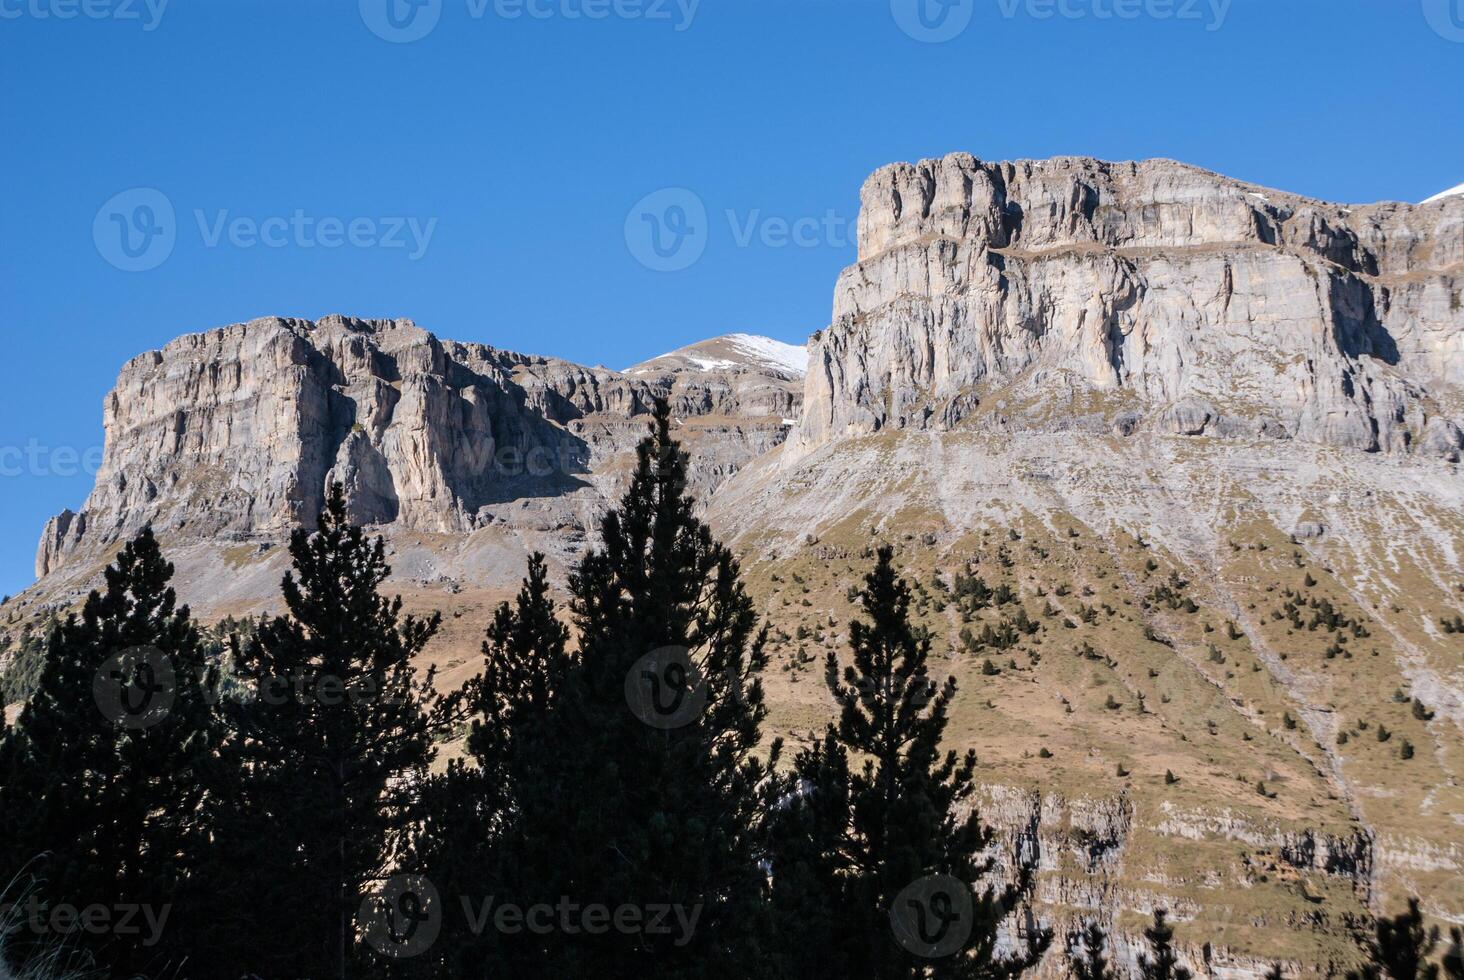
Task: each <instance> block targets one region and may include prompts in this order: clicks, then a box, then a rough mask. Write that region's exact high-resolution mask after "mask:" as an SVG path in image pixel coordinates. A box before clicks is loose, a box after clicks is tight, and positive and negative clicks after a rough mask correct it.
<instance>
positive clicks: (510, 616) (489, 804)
mask: <svg viewBox="0 0 1464 980" xmlns="http://www.w3.org/2000/svg"><path fill="white" fill-rule="evenodd" d="M568 645H569V630H568V629H567V628H566V627H565V626H564V624H563V623H561V622H560V621H559V618H558V614H557V611H556V606H555V603H554V601H553V599H552V598H551V597H550V594H549V584H548V574H547V569H546V568H545V564H544V556H543V555H542V554H538V553H535V554H534V555H532V556H530V558H529V569H528V577H527V578H525V579H524V582H523V585H522V587H521V588H520V589H519V593H518V596H517V598H516V599H515V601H514V603H513V604H512V605H510V604H509V603H506V602H505V603H503V604H502V605H500V606H499V607H498V609H497V610H496V611H495V613H494V616H493V621H492V623H491V624H490V625H489V627H488V630H487V636H486V639H485V640H484V642H483V672H482V673H481V674H480V675H478V677H476V678H474V679H473V681H471V682H470V683H469V684H468V685H467V687H466V688H465V696H466V702H467V706H468V710H469V712H470V713H471V715H472V717H473V723H472V729H471V732H470V733H469V735H468V738H467V742H466V749H467V758H468V760H469V763H464V762H463V761H460V760H454V761H453V763H452V764H451V765H450V766H449V767H448V769H447V771H446V772H445V773H443V774H441V775H439V776H436V777H434V778H432V779H431V780H430V782H429V783H428V785H427V786H426V787H425V788H424V801H423V807H422V813H421V818H422V823H421V825H420V827H419V828H418V830H417V833H416V834H415V835H414V838H413V844H412V849H411V852H410V854H409V855H408V856H407V857H406V858H405V859H404V862H403V865H402V866H403V868H405V869H407V870H413V871H416V872H418V873H422V874H425V875H426V876H427V878H428V880H430V881H431V882H432V883H433V886H434V888H436V889H437V890H438V891H439V893H440V894H441V895H445V896H448V908H447V909H446V910H445V911H448V912H450V913H452V914H450V915H446V916H445V917H444V921H443V923H442V932H441V935H440V936H439V938H438V939H437V940H436V941H435V942H434V943H433V945H432V947H431V949H430V950H429V951H424V953H423V954H422V955H419V956H416V957H413V958H412V962H411V963H410V964H409V968H410V971H411V972H412V973H413V974H414V975H421V976H433V977H436V976H444V975H447V976H461V975H468V974H471V973H474V972H477V973H481V972H483V968H484V967H485V965H492V966H494V967H495V968H496V969H495V970H494V971H491V972H503V971H504V968H505V966H506V964H507V961H506V960H504V959H503V956H504V954H503V952H502V951H500V950H499V949H498V943H497V942H496V941H495V940H496V937H494V936H492V935H487V936H481V935H474V934H473V932H472V930H471V929H470V928H469V927H470V923H469V922H468V921H467V920H466V917H465V916H460V915H457V914H456V913H457V910H458V909H461V907H462V906H461V900H462V899H463V898H467V899H468V900H469V901H470V902H472V903H480V902H481V901H482V900H483V899H485V898H487V897H488V896H489V895H492V896H495V897H496V898H497V899H499V900H501V901H518V900H520V899H522V898H523V897H524V895H525V894H526V893H527V892H528V891H529V890H530V886H529V885H528V884H526V883H525V882H524V881H523V880H522V878H521V876H519V875H517V874H516V867H517V863H516V860H515V855H514V854H513V851H514V845H515V842H516V841H519V840H522V839H523V838H524V836H525V835H527V834H531V833H533V828H532V827H526V826H525V825H524V822H523V820H522V818H521V813H522V807H521V804H520V801H519V800H518V798H517V795H516V787H519V786H522V785H524V784H525V783H526V782H528V781H530V780H533V779H535V778H536V777H537V776H538V774H539V772H540V769H541V766H542V762H543V759H544V752H545V751H548V749H547V748H546V746H545V737H546V732H545V725H546V722H547V719H548V716H549V712H550V710H551V709H552V708H553V707H554V706H555V705H556V703H557V702H558V700H559V698H561V697H562V696H563V692H564V683H565V679H566V677H567V675H568V672H569V668H570V665H571V663H572V659H571V657H570V655H569V654H568V653H567V652H566V650H567V648H568ZM454 900H456V904H455V905H454Z"/></svg>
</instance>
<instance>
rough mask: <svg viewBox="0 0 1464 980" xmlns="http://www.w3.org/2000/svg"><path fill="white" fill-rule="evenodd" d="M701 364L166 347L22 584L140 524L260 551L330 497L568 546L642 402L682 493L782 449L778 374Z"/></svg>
mask: <svg viewBox="0 0 1464 980" xmlns="http://www.w3.org/2000/svg"><path fill="white" fill-rule="evenodd" d="M716 368H717V369H716V370H712V371H706V370H698V369H696V366H695V365H670V366H666V367H665V368H664V369H663V370H655V371H644V372H642V373H641V374H640V375H635V376H632V375H627V374H621V373H620V372H616V371H611V370H607V369H604V368H586V367H581V366H580V365H577V364H571V363H569V362H567V361H561V360H556V359H553V358H544V357H534V356H529V355H523V354H515V353H511V352H508V351H503V350H498V349H496V348H492V347H488V346H485V345H482V344H463V343H455V342H452V341H443V340H439V339H438V338H437V337H435V336H434V335H432V334H431V333H429V332H428V331H426V330H423V329H421V328H420V327H417V326H416V325H415V324H413V323H412V322H411V321H409V320H388V321H367V320H354V319H350V318H346V317H339V316H332V317H326V318H324V319H322V320H320V321H318V322H310V321H306V320H290V319H282V318H269V319H262V320H255V321H252V322H250V323H243V324H236V325H234V326H230V327H224V328H222V329H217V330H210V331H208V332H205V333H199V334H190V335H187V336H184V337H180V338H179V339H177V340H175V341H173V342H172V343H170V344H168V345H167V346H166V347H164V348H163V349H162V350H158V351H149V352H148V353H146V354H142V355H140V356H138V357H135V358H133V359H132V360H131V361H129V362H128V363H127V364H126V365H125V366H124V367H123V369H122V372H121V375H120V377H119V378H118V381H117V385H116V387H115V388H114V389H113V390H112V392H111V393H110V394H109V395H108V396H107V399H106V405H105V419H104V424H105V429H106V449H105V453H104V456H103V460H102V465H101V468H100V471H99V472H98V473H97V480H96V486H95V488H94V490H93V491H92V493H91V496H90V497H89V498H88V499H87V501H86V503H85V505H84V506H83V507H82V509H81V511H80V512H79V513H72V512H71V511H69V510H68V511H64V512H63V513H61V514H60V515H59V516H57V517H55V518H53V519H52V520H51V521H50V522H49V523H48V524H47V526H46V529H45V531H44V533H43V536H42V540H41V544H40V547H39V549H38V553H37V558H36V573H37V575H38V576H45V575H47V574H48V573H50V572H52V571H54V570H55V569H57V568H58V567H59V566H60V565H61V564H62V563H63V562H64V561H66V559H67V556H68V555H70V554H72V553H73V552H76V551H78V550H94V551H99V550H101V549H104V548H105V547H106V546H107V545H110V544H111V543H112V542H114V541H116V540H118V539H120V538H122V537H125V536H127V535H130V534H132V533H135V532H136V531H137V530H138V529H139V528H141V527H142V526H143V525H145V524H151V525H152V526H154V527H155V528H156V529H157V530H159V531H160V532H166V533H169V535H170V537H171V538H172V539H173V540H175V541H176V540H179V539H184V540H189V539H191V540H218V539H224V540H244V539H248V538H251V537H254V536H278V535H280V534H283V533H285V532H287V531H288V530H289V529H291V528H293V527H296V526H299V525H301V524H304V523H306V522H308V521H311V520H313V517H314V515H315V514H317V513H318V512H319V510H320V507H321V504H322V502H323V500H324V494H325V490H326V487H327V486H328V485H329V484H330V483H331V482H333V481H340V482H341V483H343V484H344V485H345V488H346V493H347V500H348V503H349V505H350V510H351V514H352V516H353V517H354V518H355V519H356V520H358V521H360V522H362V523H364V524H371V525H390V526H392V527H393V528H395V529H398V530H413V531H423V532H437V533H464V532H471V531H473V530H475V529H477V528H480V527H484V526H486V525H488V524H491V523H493V522H495V521H503V520H509V521H512V520H514V519H516V515H518V514H519V510H520V509H519V508H518V507H517V506H516V505H517V504H518V503H520V502H522V501H526V500H530V499H538V500H547V501H553V502H554V509H555V510H556V511H557V512H558V515H559V516H558V519H559V520H561V521H562V522H563V527H564V528H565V530H566V531H567V532H571V533H573V534H577V535H579V534H582V533H583V530H584V527H585V526H586V524H587V523H588V521H589V520H590V519H591V518H592V516H593V513H594V511H595V510H596V509H597V508H598V507H600V506H603V503H604V501H605V500H606V499H607V498H608V497H609V496H610V495H611V494H612V493H613V492H614V491H615V489H616V488H617V487H618V485H619V479H620V477H621V476H622V475H623V474H624V472H625V469H626V466H627V465H628V460H627V459H626V458H625V457H626V456H627V454H628V453H630V451H631V450H633V448H634V446H635V443H636V442H637V441H638V440H639V439H640V438H641V436H642V435H643V434H644V431H645V422H646V419H645V416H646V414H647V413H648V412H649V410H650V407H651V405H652V402H653V400H654V399H655V398H658V397H665V398H668V399H669V400H670V402H671V405H672V408H673V411H674V412H675V413H676V414H677V416H678V421H679V422H681V423H683V424H684V425H685V429H684V436H685V438H686V442H687V444H688V447H689V449H690V451H691V454H692V467H691V479H692V484H693V486H694V487H695V488H696V490H697V492H698V494H699V495H702V496H705V495H707V494H709V493H710V492H711V491H712V490H713V489H715V487H716V486H717V485H718V483H720V481H722V480H724V479H725V478H726V477H727V476H729V475H731V474H733V473H735V472H736V471H737V469H738V468H739V467H740V466H741V465H742V464H743V463H744V462H746V461H747V460H748V459H751V458H753V457H755V456H758V455H761V454H763V453H765V452H766V451H768V450H769V449H771V448H773V447H774V446H777V445H778V444H779V443H781V442H782V440H783V438H784V436H785V434H786V432H787V429H788V426H789V422H788V421H785V419H787V418H788V416H790V415H791V414H796V412H797V404H798V401H799V397H800V396H799V391H798V385H797V383H796V381H795V380H794V379H793V378H792V376H791V375H790V374H789V373H788V372H786V371H778V370H773V369H768V370H766V371H764V370H762V369H761V368H760V367H759V365H758V364H757V363H750V364H740V365H733V364H731V363H730V362H729V363H728V364H726V365H716ZM734 368H735V369H736V370H735V381H734V380H732V379H733V373H734V372H733V369H734ZM693 422H694V423H695V424H691V423H693ZM542 519H543V517H542V515H540V516H538V517H536V518H535V520H537V521H541V520H542Z"/></svg>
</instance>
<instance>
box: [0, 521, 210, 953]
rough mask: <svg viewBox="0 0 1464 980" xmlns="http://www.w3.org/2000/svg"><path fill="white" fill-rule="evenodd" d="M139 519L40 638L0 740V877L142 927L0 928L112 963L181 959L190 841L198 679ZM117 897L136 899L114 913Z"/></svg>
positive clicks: (193, 860)
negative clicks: (37, 660) (136, 530)
mask: <svg viewBox="0 0 1464 980" xmlns="http://www.w3.org/2000/svg"><path fill="white" fill-rule="evenodd" d="M172 574H173V566H172V565H170V564H169V563H168V562H167V561H166V560H165V559H164V558H163V555H162V551H161V549H160V548H159V547H158V543H157V540H156V539H155V538H154V537H153V534H152V532H151V531H150V530H144V531H142V532H141V533H140V534H139V535H138V536H137V537H136V538H135V539H133V540H132V541H131V542H129V543H128V544H127V545H125V546H124V547H123V549H122V551H121V552H120V553H119V554H118V555H117V557H116V559H115V561H114V562H113V563H112V564H111V565H110V566H109V567H108V568H107V569H106V572H105V586H104V588H103V589H101V590H100V591H94V592H92V593H91V595H90V596H88V597H87V600H86V603H85V604H84V606H83V607H82V611H81V614H80V615H79V616H77V615H75V614H73V615H70V616H68V617H67V618H66V619H65V620H64V621H63V622H62V623H61V624H60V627H59V628H58V629H57V630H55V631H54V632H53V633H52V634H51V637H50V642H49V647H48V649H47V652H46V658H45V663H44V667H43V668H42V670H41V672H40V677H39V681H38V684H37V687H36V690H35V692H34V693H33V694H32V696H31V698H30V700H29V701H27V702H26V705H25V707H24V709H23V710H22V712H21V714H20V718H19V720H18V721H17V723H16V724H15V726H14V727H13V728H12V729H10V730H9V731H8V732H7V733H6V734H5V736H4V737H3V740H0V774H3V775H0V813H3V814H4V815H5V817H4V825H5V826H4V833H3V834H0V887H4V886H5V885H6V884H8V883H11V882H15V884H14V886H13V887H15V888H17V889H19V890H20V891H22V892H23V893H25V895H26V898H27V900H30V899H34V900H35V901H37V902H40V903H44V904H45V905H46V906H49V907H54V906H55V905H59V904H67V905H71V906H74V907H76V908H78V909H86V908H100V909H103V910H106V914H107V915H108V916H109V921H111V922H117V921H118V920H119V919H120V918H121V917H122V916H123V915H130V916H131V917H132V918H131V921H134V922H138V923H141V922H142V921H144V920H145V919H146V917H147V915H149V914H150V915H151V916H152V922H153V923H156V925H155V926H150V927H148V928H145V929H140V930H138V931H137V932H135V933H134V932H132V931H130V930H122V929H105V930H102V931H101V932H100V934H97V933H94V932H91V931H85V930H83V931H79V932H77V933H74V934H70V935H65V936H50V935H46V934H45V930H41V931H40V933H39V934H37V933H36V932H35V931H25V932H22V933H21V934H18V935H17V936H14V937H11V947H10V952H11V955H12V956H16V955H19V956H21V957H24V956H25V955H26V950H25V949H24V946H25V944H26V943H27V942H33V943H36V944H38V945H39V946H41V947H46V946H56V945H60V944H66V945H68V946H71V945H74V944H75V943H78V942H80V943H83V944H84V945H85V946H86V948H87V949H88V951H89V952H90V953H91V954H92V956H93V958H94V960H95V962H96V964H97V966H98V968H100V969H102V970H105V971H108V972H110V973H112V974H115V975H130V974H131V973H133V972H134V971H139V972H141V971H146V972H152V973H157V974H162V973H165V972H173V971H176V970H179V969H182V968H184V967H185V963H184V959H185V957H184V954H183V951H182V944H181V940H180V937H179V934H178V931H177V929H176V924H177V922H178V918H177V916H176V914H175V911H176V910H175V909H174V903H175V901H176V900H177V896H178V893H179V891H180V889H181V888H182V886H183V883H184V882H185V881H186V879H187V877H188V875H189V874H190V873H191V872H192V871H194V870H195V869H196V866H197V862H198V858H199V855H200V853H201V851H202V848H203V843H204V842H203V841H202V840H201V837H200V834H201V827H200V810H201V803H202V780H201V778H200V773H201V771H202V769H203V768H204V767H205V765H206V764H207V761H208V759H209V757H210V756H211V754H212V753H213V751H214V749H215V746H216V737H215V729H214V728H213V726H212V723H211V716H212V709H211V706H210V703H209V702H210V692H211V691H212V689H213V679H212V678H211V676H210V673H209V671H208V669H207V668H206V666H205V664H204V662H203V657H202V654H201V652H200V648H199V643H198V635H197V632H196V631H195V628H194V625H193V623H192V621H191V620H190V619H189V615H188V609H187V607H186V606H178V605H177V603H176V597H175V596H174V593H173V590H172V589H171V588H170V587H169V585H168V582H169V580H170V579H171V577H172ZM129 908H132V909H135V910H136V911H134V912H131V913H129V912H127V911H126V910H127V909H129Z"/></svg>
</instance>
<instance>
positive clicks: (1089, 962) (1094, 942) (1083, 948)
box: [1072, 922, 1118, 980]
mask: <svg viewBox="0 0 1464 980" xmlns="http://www.w3.org/2000/svg"><path fill="white" fill-rule="evenodd" d="M1107 938H1108V937H1107V936H1105V935H1104V933H1103V927H1102V926H1100V925H1098V923H1096V922H1090V923H1088V926H1087V928H1085V929H1084V930H1083V931H1082V932H1081V933H1079V934H1078V936H1076V937H1075V942H1074V945H1075V946H1077V947H1078V948H1077V949H1076V950H1075V951H1074V953H1073V957H1072V966H1073V970H1072V972H1073V980H1117V977H1118V974H1116V973H1115V972H1114V970H1113V966H1112V964H1111V963H1110V962H1109V960H1108V958H1107V957H1106V956H1105V955H1104V946H1105V945H1106V943H1107Z"/></svg>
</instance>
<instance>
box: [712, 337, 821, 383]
mask: <svg viewBox="0 0 1464 980" xmlns="http://www.w3.org/2000/svg"><path fill="white" fill-rule="evenodd" d="M727 340H728V341H729V342H730V343H731V344H732V345H733V346H734V347H737V348H739V349H740V350H742V351H745V352H746V353H747V354H748V355H750V356H752V357H755V358H757V359H758V360H760V361H763V362H765V363H767V364H771V365H773V366H774V367H778V368H782V369H783V370H784V371H787V372H789V373H790V374H796V375H799V376H802V375H805V374H807V373H808V348H807V347H795V346H794V345H792V344H785V343H783V342H782V341H781V340H774V339H773V338H771V337H759V336H757V335H755V334H750V333H733V334H728V335H727Z"/></svg>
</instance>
